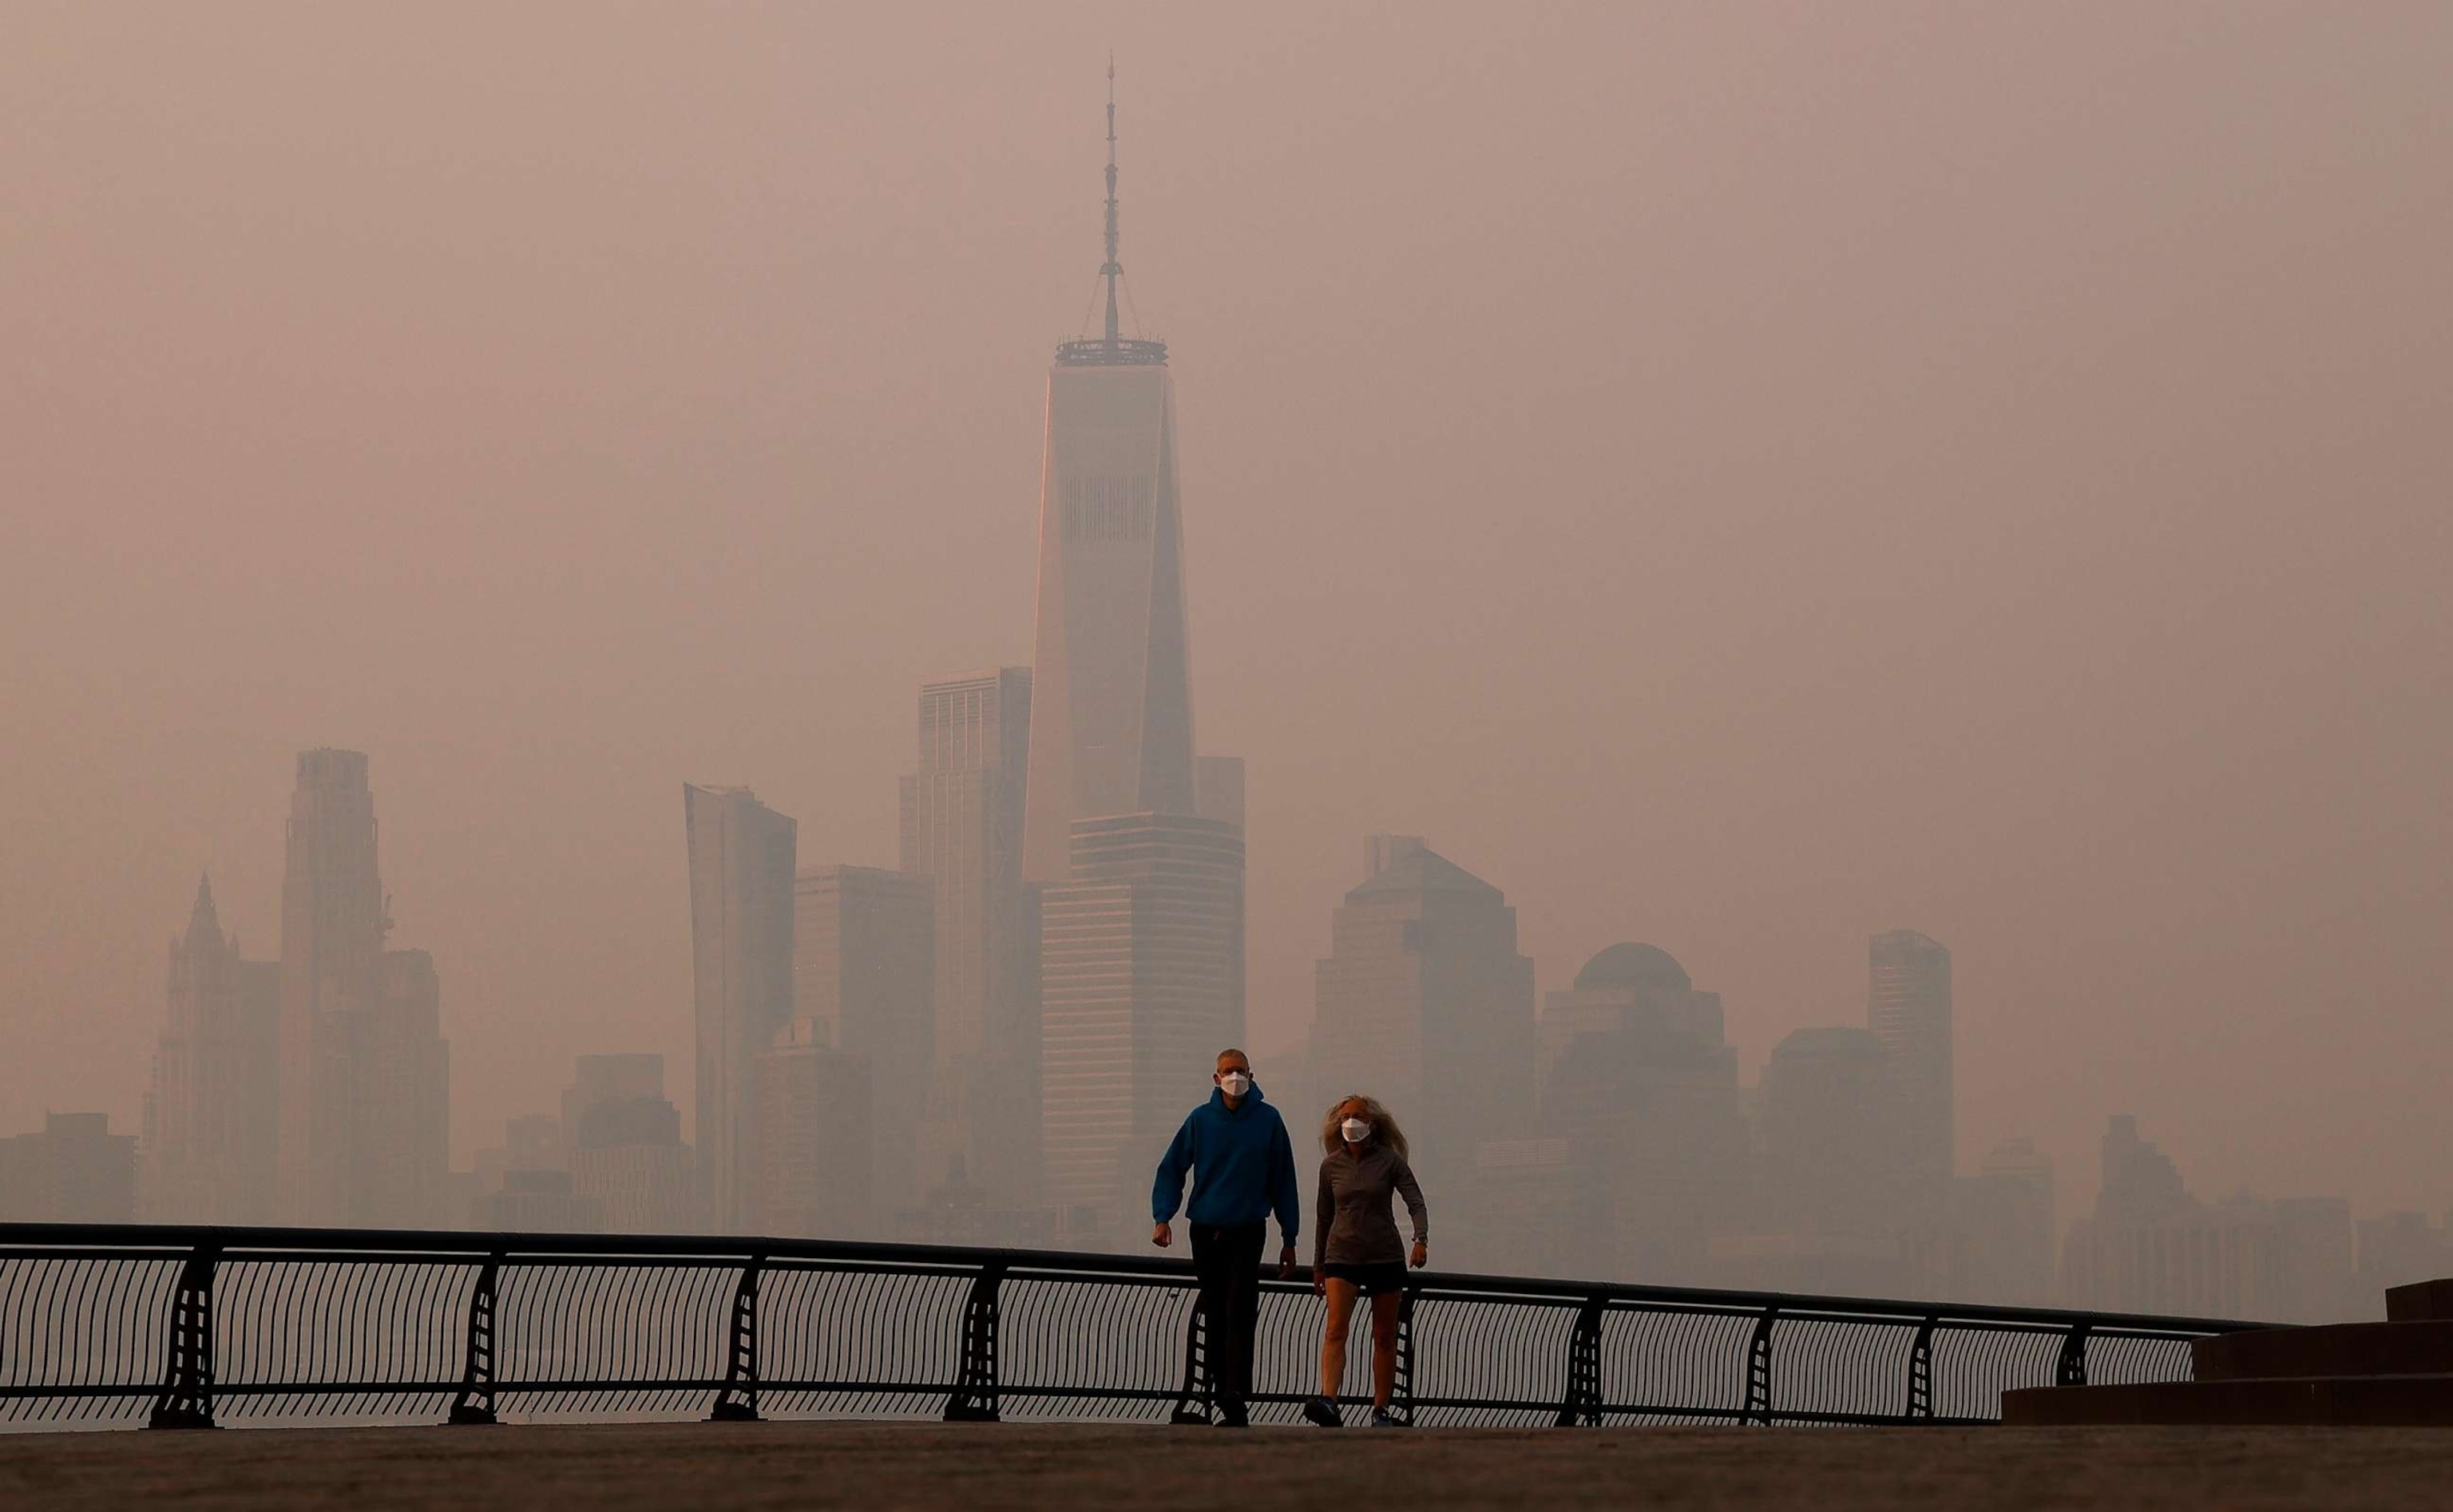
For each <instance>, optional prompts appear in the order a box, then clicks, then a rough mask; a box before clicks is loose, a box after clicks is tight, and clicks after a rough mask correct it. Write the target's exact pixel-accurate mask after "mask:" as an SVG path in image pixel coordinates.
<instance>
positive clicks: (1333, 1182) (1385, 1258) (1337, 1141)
mask: <svg viewBox="0 0 2453 1512" xmlns="http://www.w3.org/2000/svg"><path fill="white" fill-rule="evenodd" d="M1320 1147H1321V1148H1322V1149H1323V1150H1325V1151H1326V1152H1327V1154H1326V1157H1325V1158H1324V1159H1323V1160H1322V1161H1321V1163H1320V1201H1319V1204H1318V1206H1319V1211H1318V1213H1317V1214H1316V1215H1315V1216H1316V1219H1317V1222H1316V1223H1315V1224H1313V1227H1312V1259H1311V1289H1312V1290H1313V1291H1314V1292H1315V1293H1317V1294H1319V1295H1320V1296H1323V1297H1326V1298H1327V1299H1328V1320H1327V1322H1326V1323H1325V1324H1324V1325H1323V1327H1322V1330H1321V1336H1320V1395H1319V1396H1317V1397H1314V1398H1312V1399H1311V1400H1310V1401H1309V1402H1306V1403H1304V1416H1305V1417H1306V1418H1308V1419H1309V1420H1311V1421H1312V1422H1316V1423H1318V1424H1320V1425H1321V1426H1322V1427H1324V1428H1339V1427H1344V1426H1345V1425H1346V1420H1345V1418H1344V1417H1343V1416H1342V1415H1340V1413H1339V1412H1338V1409H1337V1388H1338V1385H1339V1383H1341V1382H1343V1381H1344V1380H1345V1379H1346V1335H1347V1334H1348V1333H1350V1332H1352V1331H1353V1326H1354V1301H1355V1299H1356V1298H1357V1297H1368V1298H1370V1299H1371V1425H1372V1426H1373V1427H1375V1428H1402V1427H1406V1426H1407V1424H1406V1422H1404V1420H1402V1419H1400V1418H1398V1417H1396V1416H1395V1415H1393V1414H1391V1413H1390V1412H1389V1410H1388V1394H1389V1393H1390V1391H1392V1390H1393V1389H1395V1387H1396V1383H1397V1311H1398V1309H1399V1308H1400V1307H1401V1306H1402V1305H1403V1304H1404V1302H1405V1294H1406V1263H1407V1262H1408V1260H1410V1261H1411V1263H1413V1265H1414V1267H1415V1268H1416V1269H1418V1270H1419V1269H1421V1268H1422V1267H1423V1266H1424V1265H1425V1264H1426V1263H1429V1259H1430V1249H1429V1244H1430V1234H1431V1230H1430V1223H1429V1220H1428V1217H1427V1209H1426V1208H1425V1207H1424V1205H1423V1189H1422V1187H1420V1186H1418V1185H1416V1184H1415V1183H1414V1168H1413V1167H1412V1166H1411V1165H1409V1164H1406V1132H1405V1130H1403V1129H1401V1128H1399V1127H1398V1126H1397V1121H1396V1120H1395V1119H1393V1118H1390V1117H1389V1116H1388V1110H1387V1109H1386V1108H1385V1107H1382V1106H1381V1105H1380V1104H1378V1103H1376V1102H1374V1101H1372V1100H1371V1099H1370V1098H1367V1097H1360V1096H1357V1097H1348V1098H1345V1099H1343V1100H1341V1101H1340V1102H1339V1103H1338V1104H1337V1105H1336V1106H1335V1107H1332V1108H1330V1109H1329V1110H1328V1116H1327V1117H1326V1119H1324V1120H1322V1121H1321V1126H1320ZM1399 1196H1403V1197H1404V1198H1405V1200H1406V1215H1407V1216H1408V1217H1410V1218H1411V1219H1412V1220H1413V1222H1414V1249H1413V1253H1412V1255H1411V1256H1408V1255H1407V1254H1406V1250H1405V1247H1404V1245H1403V1244H1402V1243H1399V1241H1398V1238H1397V1221H1396V1219H1395V1217H1394V1216H1393V1215H1392V1214H1391V1212H1390V1204H1391V1202H1392V1200H1393V1199H1395V1198H1396V1197H1399Z"/></svg>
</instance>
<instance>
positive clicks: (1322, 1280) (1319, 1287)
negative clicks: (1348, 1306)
mask: <svg viewBox="0 0 2453 1512" xmlns="http://www.w3.org/2000/svg"><path fill="white" fill-rule="evenodd" d="M1311 1294H1312V1295H1313V1296H1315V1297H1326V1296H1327V1295H1328V1278H1327V1277H1326V1276H1324V1275H1322V1274H1321V1273H1320V1267H1319V1266H1318V1265H1314V1266H1313V1267H1312V1268H1311Z"/></svg>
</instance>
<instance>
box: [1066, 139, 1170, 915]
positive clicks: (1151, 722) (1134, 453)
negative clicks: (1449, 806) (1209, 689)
mask: <svg viewBox="0 0 2453 1512" xmlns="http://www.w3.org/2000/svg"><path fill="white" fill-rule="evenodd" d="M1115 111H1116V108H1115V102H1114V101H1113V99H1110V100H1109V101H1108V104H1107V261H1106V262H1105V263H1104V264H1102V265H1101V267H1100V275H1101V277H1102V278H1103V279H1104V280H1105V282H1106V285H1107V324H1106V329H1105V333H1104V335H1103V336H1102V337H1099V338H1093V339H1087V340H1082V341H1068V342H1066V343H1064V344H1063V345H1061V346H1059V347H1058V348H1056V361H1055V365H1054V366H1053V367H1052V368H1049V370H1048V374H1047V456H1046V461H1045V463H1044V465H1043V467H1042V469H1041V473H1040V510H1039V609H1038V647H1037V650H1036V653H1035V660H1034V663H1033V666H1032V677H1031V687H1032V691H1031V719H1030V785H1029V792H1028V796H1027V813H1026V818H1025V823H1024V836H1023V876H1024V877H1025V879H1027V880H1028V881H1031V882H1036V883H1043V884H1052V883H1058V882H1062V881H1064V880H1065V875H1066V871H1065V868H1066V866H1067V863H1068V860H1069V847H1070V845H1071V838H1070V837H1071V835H1072V828H1073V825H1074V824H1075V822H1076V821H1079V820H1084V819H1092V818H1102V817H1106V816H1109V815H1117V814H1142V813H1149V814H1160V815H1176V814H1192V813H1197V812H1199V806H1198V802H1197V796H1196V793H1195V777H1194V770H1193V743H1192V687H1191V675H1190V669H1189V666H1190V663H1189V653H1188V650H1187V640H1186V633H1185V598H1184V520H1183V513H1182V507H1181V504H1180V501H1179V499H1178V497H1177V491H1176V456H1175V384H1174V380H1173V379H1172V378H1171V377H1170V376H1169V374H1168V372H1167V344H1166V343H1165V342H1160V341H1143V340H1132V339H1127V338H1126V337H1125V336H1124V335H1123V333H1122V331H1121V329H1120V328H1119V326H1118V321H1117V304H1116V294H1117V283H1118V280H1120V279H1121V278H1122V276H1123V274H1124V267H1123V265H1122V264H1121V263H1120V262H1118V261H1117V255H1116V247H1117V242H1116V161H1115V136H1116V125H1115V123H1116V114H1115Z"/></svg>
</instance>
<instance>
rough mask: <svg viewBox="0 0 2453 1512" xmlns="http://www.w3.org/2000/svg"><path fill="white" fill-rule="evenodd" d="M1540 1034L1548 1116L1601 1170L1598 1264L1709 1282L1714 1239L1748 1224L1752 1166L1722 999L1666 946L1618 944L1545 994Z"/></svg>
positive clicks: (1587, 1184) (1586, 1184)
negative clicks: (1744, 1206)
mask: <svg viewBox="0 0 2453 1512" xmlns="http://www.w3.org/2000/svg"><path fill="white" fill-rule="evenodd" d="M1539 1043H1540V1056H1541V1088H1542V1112H1541V1125H1542V1127H1543V1129H1544V1130H1545V1131H1546V1132H1547V1133H1549V1134H1553V1135H1557V1136H1560V1137H1563V1138H1565V1139H1566V1141H1567V1142H1568V1147H1569V1149H1570V1151H1571V1153H1572V1157H1573V1158H1574V1159H1575V1160H1576V1161H1577V1162H1578V1163H1580V1164H1584V1165H1586V1166H1588V1167H1589V1168H1590V1169H1589V1174H1588V1175H1586V1176H1585V1177H1584V1178H1582V1179H1581V1180H1582V1189H1583V1190H1584V1191H1585V1193H1586V1194H1587V1200H1589V1201H1591V1202H1593V1203H1595V1204H1597V1205H1598V1212H1597V1224H1598V1226H1597V1229H1596V1232H1595V1233H1594V1235H1593V1238H1594V1240H1595V1241H1596V1242H1597V1243H1598V1244H1599V1245H1600V1249H1599V1252H1598V1253H1597V1255H1596V1256H1595V1257H1594V1265H1593V1268H1595V1269H1598V1270H1599V1271H1601V1272H1602V1273H1605V1274H1607V1275H1609V1276H1610V1277H1612V1278H1613V1279H1620V1280H1631V1281H1644V1282H1661V1283H1683V1284H1700V1283H1705V1282H1707V1281H1709V1280H1710V1279H1711V1269H1710V1266H1709V1263H1708V1262H1707V1260H1706V1252H1707V1249H1708V1246H1709V1243H1710V1241H1711V1238H1712V1236H1713V1235H1714V1234H1715V1233H1718V1232H1722V1231H1725V1230H1726V1229H1729V1228H1731V1227H1733V1226H1736V1225H1737V1224H1738V1223H1739V1220H1740V1218H1741V1216H1742V1210H1741V1202H1742V1199H1743V1196H1744V1190H1745V1180H1746V1175H1747V1170H1746V1166H1747V1162H1746V1133H1745V1122H1744V1119H1743V1117H1742V1115H1741V1114H1740V1112H1739V1108H1738V1065H1737V1052H1736V1051H1735V1050H1734V1049H1732V1048H1731V1047H1730V1046H1729V1044H1728V1042H1727V1039H1726V1037H1725V1034H1724V1031H1723V1021H1722V1011H1721V996H1720V994H1719V993H1717V992H1705V991H1700V990H1698V989H1697V988H1696V986H1695V985H1694V983H1693V981H1692V979H1691V978H1689V977H1688V976H1687V974H1686V970H1685V967H1684V966H1682V965H1679V964H1678V962H1677V961H1676V960H1675V959H1674V958H1672V957H1671V956H1670V954H1669V952H1667V951H1665V950H1663V949H1661V948H1660V947H1659V946H1657V945H1639V944H1634V943H1625V944H1620V945H1611V946H1610V947H1608V948H1607V949H1605V950H1603V951H1601V952H1599V953H1598V954H1596V955H1595V956H1594V957H1593V958H1592V959H1591V960H1590V961H1587V962H1586V963H1585V966H1584V969H1583V970H1581V971H1579V972H1577V973H1576V979H1575V982H1574V984H1573V985H1570V986H1568V987H1566V988H1563V989H1561V990H1558V991H1554V992H1551V993H1549V994H1548V995H1547V996H1546V998H1545V999H1544V1000H1543V1008H1542V1024H1541V1033H1540V1042H1539Z"/></svg>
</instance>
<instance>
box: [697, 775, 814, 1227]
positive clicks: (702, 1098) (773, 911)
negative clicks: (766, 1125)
mask: <svg viewBox="0 0 2453 1512" xmlns="http://www.w3.org/2000/svg"><path fill="white" fill-rule="evenodd" d="M682 814H683V821H684V828H685V830H686V831H687V833H688V841H689V889H690V977H691V996H692V999H693V1002H694V1005H695V1010H696V1019H697V1032H696V1035H695V1040H696V1044H697V1070H696V1080H697V1105H696V1108H695V1109H694V1114H695V1117H696V1119H697V1125H696V1127H697V1135H698V1138H697V1141H696V1144H697V1146H698V1164H699V1172H700V1188H701V1193H702V1196H703V1199H704V1201H705V1203H706V1209H705V1211H706V1214H707V1217H708V1224H709V1225H710V1226H711V1227H713V1228H715V1229H716V1230H717V1231H718V1232H744V1231H748V1230H750V1229H754V1228H756V1227H757V1226H758V1216H757V1212H756V1208H755V1204H754V1203H753V1201H752V1192H751V1183H752V1177H753V1163H754V1160H755V1157H756V1153H757V1145H756V1140H757V1128H758V1124H757V1079H756V1075H755V1062H756V1058H757V1055H758V1053H759V1052H760V1051H761V1050H764V1049H765V1048H766V1047H767V1046H768V1044H769V1043H771V1042H772V1041H773V1039H774V1037H775V1034H776V1031H778V1030H780V1029H782V1028H783V1027H784V1026H785V1025H787V1024H788V1023H789V1022H790V1020H791V1017H792V874H793V861H794V851H795V846H796V842H797V838H798V834H799V829H798V826H796V825H794V823H793V822H792V821H791V820H790V819H789V818H788V817H787V816H785V815H783V814H779V813H777V812H775V811H774V810H773V809H771V808H769V807H768V806H766V805H764V804H762V803H760V802H759V801H758V797H757V795H756V794H755V793H752V792H751V791H750V790H749V789H748V788H747V787H700V786H691V785H685V786H683V788H682Z"/></svg>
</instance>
